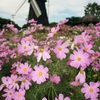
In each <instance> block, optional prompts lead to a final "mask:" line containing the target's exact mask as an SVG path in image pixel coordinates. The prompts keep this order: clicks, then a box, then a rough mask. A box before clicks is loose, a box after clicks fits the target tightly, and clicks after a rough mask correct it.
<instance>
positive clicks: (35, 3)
mask: <svg viewBox="0 0 100 100" xmlns="http://www.w3.org/2000/svg"><path fill="white" fill-rule="evenodd" d="M30 3H31V5H32V8H33V10H34V12H35V14H36V16H37V17H39V16H40V15H41V14H42V12H41V10H40V8H39V6H38V4H37V2H36V1H35V0H30Z"/></svg>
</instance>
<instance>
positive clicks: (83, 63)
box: [70, 49, 90, 69]
mask: <svg viewBox="0 0 100 100" xmlns="http://www.w3.org/2000/svg"><path fill="white" fill-rule="evenodd" d="M70 60H71V62H70V65H71V66H73V67H75V68H79V67H82V69H85V68H86V67H87V66H88V65H89V64H90V61H89V54H88V53H86V52H83V50H81V49H80V50H78V51H74V54H71V55H70Z"/></svg>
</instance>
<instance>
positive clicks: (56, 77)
mask: <svg viewBox="0 0 100 100" xmlns="http://www.w3.org/2000/svg"><path fill="white" fill-rule="evenodd" d="M50 81H51V82H54V83H56V84H58V83H59V82H60V81H61V79H60V76H57V75H53V76H51V75H50Z"/></svg>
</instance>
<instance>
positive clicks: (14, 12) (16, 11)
mask: <svg viewBox="0 0 100 100" xmlns="http://www.w3.org/2000/svg"><path fill="white" fill-rule="evenodd" d="M25 2H26V0H24V1H23V2H22V3H21V4H20V5H19V7H18V8H17V10H16V11H15V12H14V14H12V15H13V16H15V15H16V13H17V12H18V11H19V9H20V8H21V7H22V6H23V5H24V3H25Z"/></svg>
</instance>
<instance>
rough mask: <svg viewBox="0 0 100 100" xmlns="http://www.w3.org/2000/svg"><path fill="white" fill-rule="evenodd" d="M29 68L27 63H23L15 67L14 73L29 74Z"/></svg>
mask: <svg viewBox="0 0 100 100" xmlns="http://www.w3.org/2000/svg"><path fill="white" fill-rule="evenodd" d="M31 70H32V69H31V68H30V66H29V65H28V62H25V63H24V64H22V63H21V64H20V66H19V67H17V69H16V71H17V72H18V73H19V74H26V75H27V74H28V73H29V72H31Z"/></svg>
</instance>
